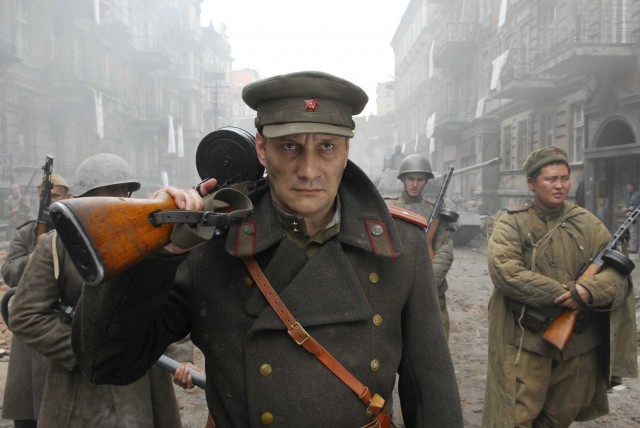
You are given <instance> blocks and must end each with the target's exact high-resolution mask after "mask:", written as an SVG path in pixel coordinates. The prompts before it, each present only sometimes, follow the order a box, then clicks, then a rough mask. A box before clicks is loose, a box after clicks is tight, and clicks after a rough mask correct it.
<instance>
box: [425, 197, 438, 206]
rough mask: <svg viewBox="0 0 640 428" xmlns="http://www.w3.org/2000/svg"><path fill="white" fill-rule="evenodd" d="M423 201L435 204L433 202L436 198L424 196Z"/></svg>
mask: <svg viewBox="0 0 640 428" xmlns="http://www.w3.org/2000/svg"><path fill="white" fill-rule="evenodd" d="M424 201H425V202H426V203H428V204H431V205H435V204H436V198H431V197H429V198H424Z"/></svg>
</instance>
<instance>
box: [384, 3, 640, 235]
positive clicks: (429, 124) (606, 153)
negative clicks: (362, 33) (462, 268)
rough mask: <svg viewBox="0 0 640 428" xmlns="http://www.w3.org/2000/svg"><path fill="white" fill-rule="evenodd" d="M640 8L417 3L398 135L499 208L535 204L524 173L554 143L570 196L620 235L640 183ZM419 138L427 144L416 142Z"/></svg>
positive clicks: (405, 55) (405, 36) (403, 34)
mask: <svg viewBox="0 0 640 428" xmlns="http://www.w3.org/2000/svg"><path fill="white" fill-rule="evenodd" d="M639 37H640V1H638V0H531V1H530V0H480V1H470V0H454V1H447V2H444V1H436V0H412V1H411V2H410V4H409V6H408V8H407V11H406V12H405V15H404V16H403V18H402V22H401V24H400V26H399V28H398V30H397V32H396V35H395V36H394V41H393V43H392V45H393V46H394V52H395V55H396V108H397V115H398V123H399V129H398V133H399V136H400V138H401V140H402V139H404V140H411V139H415V140H416V141H417V143H416V146H415V147H416V151H418V152H421V153H424V154H426V155H427V156H428V157H430V158H431V159H433V161H434V162H435V165H436V168H438V169H440V170H442V169H443V168H445V167H446V166H448V165H451V164H452V165H454V166H455V167H456V168H462V167H465V166H468V165H470V164H473V163H478V162H481V161H486V160H487V159H490V158H492V157H495V156H499V157H500V158H501V159H502V163H501V165H500V166H499V167H495V169H494V168H488V169H482V170H478V171H477V172H475V173H471V174H467V175H464V176H460V177H456V178H455V179H456V180H458V182H457V183H455V184H453V185H454V186H459V187H460V188H462V190H463V192H464V194H465V196H466V197H468V198H471V197H476V198H478V200H479V202H480V204H481V205H482V206H483V207H484V208H486V209H488V210H495V209H497V208H499V207H502V206H510V205H514V204H517V203H519V202H520V201H521V200H522V199H524V198H527V197H529V194H528V192H527V191H526V177H524V174H523V172H522V165H523V163H524V160H525V159H526V156H527V155H528V153H530V152H531V151H532V150H536V149H538V148H541V147H545V146H548V145H551V144H555V145H558V146H560V147H562V148H563V149H565V150H566V151H567V152H568V153H569V156H570V160H571V170H572V181H573V185H572V193H571V196H572V197H574V196H575V189H576V188H577V187H578V184H579V183H580V182H582V183H583V188H584V199H585V206H586V207H587V208H588V209H590V210H592V211H593V212H594V213H596V214H597V215H598V216H599V217H600V218H601V219H602V220H603V221H604V222H605V224H607V225H608V226H609V227H610V228H611V229H613V228H615V227H616V225H617V224H618V223H619V222H620V220H621V216H620V207H621V204H622V203H623V202H624V197H625V194H626V191H625V184H626V183H627V182H629V181H635V182H636V183H637V182H638V180H639V179H640V144H639V143H638V142H637V133H638V131H639V129H638V126H639V119H640V98H639V96H640V79H639V78H638V76H639V74H638V64H639V61H638V60H639V57H638V48H639V47H640V45H639V44H638V42H639ZM416 135H417V137H416Z"/></svg>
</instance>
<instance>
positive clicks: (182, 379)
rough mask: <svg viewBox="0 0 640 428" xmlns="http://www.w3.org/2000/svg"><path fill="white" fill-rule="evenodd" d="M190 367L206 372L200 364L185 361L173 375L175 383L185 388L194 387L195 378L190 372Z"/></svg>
mask: <svg viewBox="0 0 640 428" xmlns="http://www.w3.org/2000/svg"><path fill="white" fill-rule="evenodd" d="M189 369H191V370H195V371H197V372H199V373H203V374H204V372H203V371H202V370H201V369H200V368H199V367H198V366H195V365H193V364H191V363H184V364H182V365H181V366H180V367H178V368H177V369H176V372H175V373H174V375H173V383H175V384H176V385H178V386H179V387H181V388H184V389H193V387H194V385H193V378H192V377H191V374H190V373H189Z"/></svg>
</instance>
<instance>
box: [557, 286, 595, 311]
mask: <svg viewBox="0 0 640 428" xmlns="http://www.w3.org/2000/svg"><path fill="white" fill-rule="evenodd" d="M562 287H563V288H564V289H565V290H567V292H566V293H563V294H562V295H561V296H560V297H558V298H556V299H555V300H554V303H555V304H556V305H558V306H562V307H565V308H569V309H581V308H582V305H581V304H580V303H578V302H576V301H575V300H574V299H573V297H572V296H571V292H570V291H569V286H568V285H566V284H562ZM576 291H577V292H578V294H579V295H580V298H581V299H582V301H583V302H584V303H585V304H587V305H588V304H589V303H591V301H592V300H593V298H592V296H591V293H590V292H589V290H587V289H586V288H585V287H583V286H582V285H580V284H576Z"/></svg>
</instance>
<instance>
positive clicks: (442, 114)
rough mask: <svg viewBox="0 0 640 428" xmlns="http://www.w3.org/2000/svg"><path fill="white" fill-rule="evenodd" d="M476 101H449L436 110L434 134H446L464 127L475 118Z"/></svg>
mask: <svg viewBox="0 0 640 428" xmlns="http://www.w3.org/2000/svg"><path fill="white" fill-rule="evenodd" d="M475 107H476V103H475V102H473V101H448V102H446V103H444V104H443V105H442V106H441V107H440V108H438V109H437V110H436V116H435V123H434V134H435V135H440V136H442V135H444V134H449V133H452V132H456V131H459V130H460V129H462V125H463V124H464V123H465V122H468V121H469V120H471V119H473V116H474V109H475Z"/></svg>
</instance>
